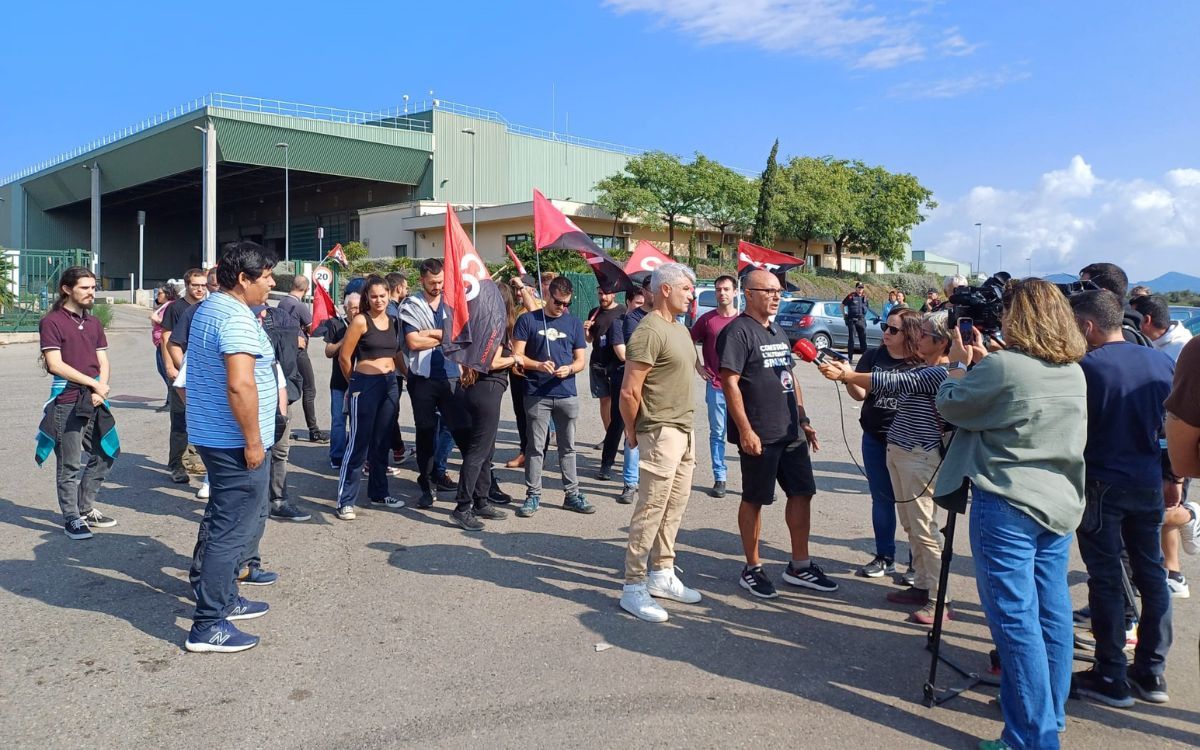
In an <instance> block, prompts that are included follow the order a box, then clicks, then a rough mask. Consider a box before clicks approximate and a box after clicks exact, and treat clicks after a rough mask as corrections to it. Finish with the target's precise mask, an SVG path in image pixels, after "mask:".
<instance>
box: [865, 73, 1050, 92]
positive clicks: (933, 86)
mask: <svg viewBox="0 0 1200 750" xmlns="http://www.w3.org/2000/svg"><path fill="white" fill-rule="evenodd" d="M1026 78H1029V73H1028V72H1027V71H1024V70H1010V69H1008V68H1003V69H1001V70H998V71H995V72H990V73H975V74H972V75H967V76H960V77H957V78H941V79H937V80H931V81H909V82H907V83H901V84H899V85H897V86H893V87H892V88H891V89H889V90H888V96H889V97H891V98H893V99H951V98H954V97H958V96H963V95H964V94H969V93H971V92H972V91H988V90H992V89H998V88H1002V87H1004V86H1007V85H1009V84H1011V83H1016V82H1018V81H1023V80H1025V79H1026Z"/></svg>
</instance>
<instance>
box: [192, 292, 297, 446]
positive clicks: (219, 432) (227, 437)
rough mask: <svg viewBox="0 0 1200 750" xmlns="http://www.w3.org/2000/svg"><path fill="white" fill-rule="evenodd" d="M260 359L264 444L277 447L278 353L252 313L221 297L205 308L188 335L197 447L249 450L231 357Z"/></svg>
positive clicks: (256, 363)
mask: <svg viewBox="0 0 1200 750" xmlns="http://www.w3.org/2000/svg"><path fill="white" fill-rule="evenodd" d="M227 354H252V355H254V358H255V361H254V383H255V385H257V386H258V429H259V433H260V434H261V436H262V444H263V447H264V448H266V449H268V450H269V449H270V448H271V445H272V443H274V442H275V412H276V410H278V409H279V391H278V390H277V388H278V386H277V385H276V382H275V351H274V350H273V349H272V348H271V342H270V340H269V339H268V338H267V334H266V332H265V331H263V329H262V326H260V325H259V324H258V321H257V320H255V318H254V315H253V314H252V313H251V312H250V308H248V307H246V305H244V304H242V303H241V302H239V301H238V300H237V299H235V298H234V297H232V296H230V295H228V294H225V293H223V292H219V293H217V294H213V295H210V296H209V297H208V299H206V300H204V301H203V302H201V303H200V305H199V307H198V308H197V310H196V314H195V315H194V316H193V317H192V327H191V330H190V331H189V333H188V348H187V353H186V354H185V355H184V356H185V357H186V359H187V428H188V438H189V439H190V440H191V442H192V443H193V444H194V445H202V446H204V447H206V448H244V447H245V446H246V441H245V439H244V438H243V437H242V430H241V428H240V427H239V426H238V423H237V420H236V419H235V418H234V416H233V410H232V409H230V408H229V395H228V393H227V389H228V387H229V374H228V372H227V371H226V369H225V355H227Z"/></svg>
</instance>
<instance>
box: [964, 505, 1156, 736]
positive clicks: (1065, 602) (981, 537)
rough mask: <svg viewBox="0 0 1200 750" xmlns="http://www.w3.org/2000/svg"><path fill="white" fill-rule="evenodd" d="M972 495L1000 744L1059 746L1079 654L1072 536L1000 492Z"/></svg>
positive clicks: (977, 575) (974, 548)
mask: <svg viewBox="0 0 1200 750" xmlns="http://www.w3.org/2000/svg"><path fill="white" fill-rule="evenodd" d="M972 496H973V499H974V502H972V504H971V554H972V556H973V557H974V558H975V583H976V585H978V587H979V602H980V604H981V605H982V607H983V613H984V616H986V617H987V622H988V627H989V628H990V629H991V632H992V640H993V641H994V642H995V643H996V650H997V652H999V655H1000V665H1001V672H1000V712H1001V713H1002V714H1003V716H1004V732H1003V733H1002V734H1001V735H1000V739H1002V740H1003V741H1004V742H1006V743H1008V745H1009V747H1013V748H1057V747H1058V746H1059V740H1058V731H1059V730H1060V729H1062V728H1065V727H1066V702H1067V694H1068V693H1070V691H1071V659H1072V654H1073V649H1074V637H1073V633H1072V624H1071V595H1070V592H1069V591H1068V588H1067V562H1068V560H1069V558H1070V552H1071V534H1066V535H1062V536H1060V535H1058V534H1055V533H1054V532H1052V531H1049V530H1047V529H1046V528H1045V527H1043V526H1041V525H1040V524H1038V523H1037V522H1036V521H1034V520H1033V518H1032V517H1031V516H1030V515H1029V514H1027V513H1025V512H1024V511H1021V510H1018V509H1017V507H1016V506H1014V505H1013V504H1012V503H1010V502H1008V501H1007V500H1005V499H1004V498H1002V497H1000V496H998V495H993V494H992V493H990V492H984V491H983V490H980V489H978V488H975V489H974V490H973V491H972ZM1164 585H1165V584H1164ZM1118 603H1119V600H1118Z"/></svg>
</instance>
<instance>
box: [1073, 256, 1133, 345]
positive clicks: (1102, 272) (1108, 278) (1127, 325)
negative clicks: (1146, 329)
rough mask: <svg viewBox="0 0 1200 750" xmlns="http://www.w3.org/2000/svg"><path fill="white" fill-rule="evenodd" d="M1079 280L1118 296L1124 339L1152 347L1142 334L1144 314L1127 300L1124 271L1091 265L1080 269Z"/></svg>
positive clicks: (1126, 277) (1105, 264) (1117, 268)
mask: <svg viewBox="0 0 1200 750" xmlns="http://www.w3.org/2000/svg"><path fill="white" fill-rule="evenodd" d="M1079 280H1080V281H1081V282H1084V283H1086V282H1091V287H1090V288H1092V289H1107V290H1108V291H1110V292H1112V293H1113V294H1115V295H1117V299H1119V300H1120V301H1121V305H1122V306H1123V308H1124V309H1123V316H1122V320H1121V334H1122V336H1123V338H1124V339H1125V340H1126V341H1128V342H1129V343H1131V344H1141V345H1142V346H1150V341H1149V340H1148V339H1147V338H1146V335H1145V334H1144V333H1142V314H1141V313H1140V312H1138V311H1137V310H1135V309H1134V308H1133V307H1132V306H1131V305H1130V304H1129V302H1127V301H1126V299H1125V295H1127V294H1128V293H1129V276H1128V275H1127V274H1126V273H1125V271H1124V269H1122V268H1121V267H1120V266H1118V265H1117V264H1115V263H1091V264H1088V265H1086V266H1084V267H1083V268H1081V269H1079Z"/></svg>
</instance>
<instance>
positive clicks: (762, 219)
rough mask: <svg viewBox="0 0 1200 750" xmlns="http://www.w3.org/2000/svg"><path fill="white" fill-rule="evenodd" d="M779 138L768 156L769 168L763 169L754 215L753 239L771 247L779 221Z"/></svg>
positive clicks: (757, 243) (758, 243)
mask: <svg viewBox="0 0 1200 750" xmlns="http://www.w3.org/2000/svg"><path fill="white" fill-rule="evenodd" d="M778 156H779V139H778V138H776V139H775V145H773V146H771V155H770V156H768V157H767V168H766V169H764V170H763V173H762V179H761V181H760V184H759V189H758V213H757V214H755V216H754V233H753V235H751V240H752V241H753V242H754V244H756V245H762V246H763V247H770V246H771V245H773V244H775V230H776V227H777V226H778V223H779V215H778V213H779V208H778V206H777V205H775V199H776V197H777V194H778V192H779V163H778V162H777V161H776V159H777V158H778Z"/></svg>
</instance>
